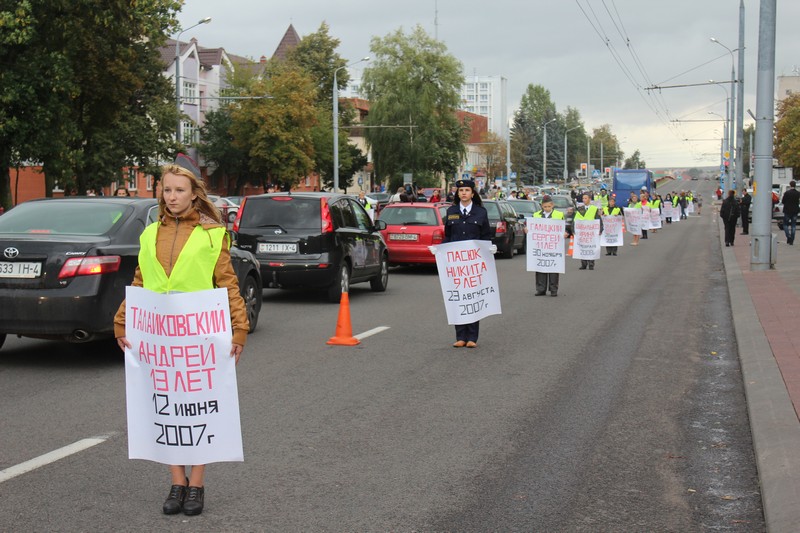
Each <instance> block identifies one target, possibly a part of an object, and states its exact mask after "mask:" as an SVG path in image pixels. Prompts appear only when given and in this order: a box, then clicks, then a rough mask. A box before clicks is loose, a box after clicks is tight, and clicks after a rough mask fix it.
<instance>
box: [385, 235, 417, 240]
mask: <svg viewBox="0 0 800 533" xmlns="http://www.w3.org/2000/svg"><path fill="white" fill-rule="evenodd" d="M389 240H390V241H418V240H419V235H417V234H416V233H390V234H389Z"/></svg>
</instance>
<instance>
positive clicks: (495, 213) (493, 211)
mask: <svg viewBox="0 0 800 533" xmlns="http://www.w3.org/2000/svg"><path fill="white" fill-rule="evenodd" d="M483 207H485V208H486V212H487V213H488V214H489V218H495V219H496V218H500V207H498V205H497V204H496V203H495V202H484V203H483Z"/></svg>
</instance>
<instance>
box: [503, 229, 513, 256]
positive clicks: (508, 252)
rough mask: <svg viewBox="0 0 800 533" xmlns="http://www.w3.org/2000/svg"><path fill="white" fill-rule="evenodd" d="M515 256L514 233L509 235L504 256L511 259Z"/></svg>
mask: <svg viewBox="0 0 800 533" xmlns="http://www.w3.org/2000/svg"><path fill="white" fill-rule="evenodd" d="M512 257H514V234H513V233H512V234H511V235H509V236H508V244H507V245H506V247H505V248H504V249H503V258H504V259H511V258H512Z"/></svg>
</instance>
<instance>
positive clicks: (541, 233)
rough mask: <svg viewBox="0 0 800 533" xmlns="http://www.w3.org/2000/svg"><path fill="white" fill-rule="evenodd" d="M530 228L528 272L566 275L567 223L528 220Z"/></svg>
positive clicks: (543, 219)
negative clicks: (565, 238)
mask: <svg viewBox="0 0 800 533" xmlns="http://www.w3.org/2000/svg"><path fill="white" fill-rule="evenodd" d="M525 224H526V225H527V226H528V234H527V235H526V236H525V238H526V239H527V240H528V242H527V244H526V249H527V252H528V253H527V254H526V255H527V258H526V259H527V264H526V269H527V271H528V272H554V273H557V274H564V273H565V272H566V271H567V261H566V254H565V252H564V233H565V231H566V229H565V228H566V222H565V221H564V220H563V219H555V218H544V217H542V218H527V219H525Z"/></svg>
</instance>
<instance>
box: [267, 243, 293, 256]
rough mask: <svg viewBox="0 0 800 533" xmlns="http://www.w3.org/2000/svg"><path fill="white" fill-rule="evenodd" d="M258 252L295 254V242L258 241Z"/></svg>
mask: <svg viewBox="0 0 800 533" xmlns="http://www.w3.org/2000/svg"><path fill="white" fill-rule="evenodd" d="M258 253H261V254H296V253H297V243H294V242H260V243H258Z"/></svg>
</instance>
